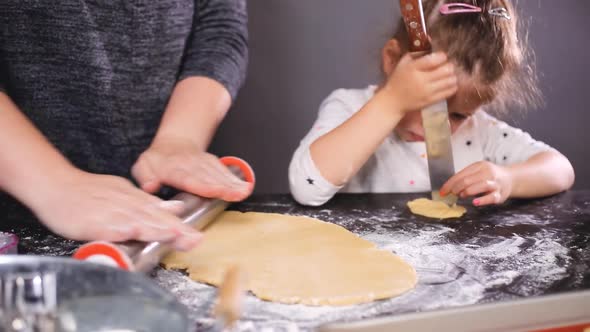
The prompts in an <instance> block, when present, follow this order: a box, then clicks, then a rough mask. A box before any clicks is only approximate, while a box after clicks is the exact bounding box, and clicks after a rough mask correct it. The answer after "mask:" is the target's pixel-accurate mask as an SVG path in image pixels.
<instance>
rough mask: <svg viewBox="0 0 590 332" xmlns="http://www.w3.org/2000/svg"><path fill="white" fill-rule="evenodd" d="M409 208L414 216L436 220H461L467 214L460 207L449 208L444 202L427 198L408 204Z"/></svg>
mask: <svg viewBox="0 0 590 332" xmlns="http://www.w3.org/2000/svg"><path fill="white" fill-rule="evenodd" d="M408 207H409V208H410V211H412V213H413V214H419V215H421V216H425V217H428V218H436V219H447V218H459V217H461V216H462V215H464V214H465V212H467V210H466V209H465V208H464V207H462V206H460V205H456V204H455V205H453V206H448V205H447V204H446V203H444V202H439V201H432V200H430V199H427V198H419V199H415V200H413V201H410V202H408Z"/></svg>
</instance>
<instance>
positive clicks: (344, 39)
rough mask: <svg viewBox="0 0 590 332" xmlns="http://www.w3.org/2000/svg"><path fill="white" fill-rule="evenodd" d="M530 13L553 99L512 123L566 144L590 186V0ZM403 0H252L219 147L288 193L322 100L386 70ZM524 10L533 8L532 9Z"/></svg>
mask: <svg viewBox="0 0 590 332" xmlns="http://www.w3.org/2000/svg"><path fill="white" fill-rule="evenodd" d="M517 4H518V6H519V8H520V13H521V16H528V17H529V20H530V29H529V33H530V36H529V38H530V43H531V46H532V47H533V48H534V50H535V53H536V59H537V68H538V71H539V76H540V80H541V89H542V91H543V93H544V99H545V105H543V106H542V107H541V108H539V109H536V110H531V111H530V112H528V113H527V114H526V115H525V116H523V115H522V114H516V115H515V116H513V117H511V119H509V122H510V123H512V124H514V125H516V126H518V127H520V128H522V129H524V130H526V131H528V132H530V133H531V134H532V135H533V137H535V138H537V139H539V140H542V141H545V142H547V143H549V144H550V145H552V146H554V147H556V148H557V149H559V150H560V151H561V152H562V153H564V154H565V155H566V156H567V157H568V158H570V160H571V161H572V163H573V165H574V167H575V170H576V176H577V179H576V188H585V189H590V168H589V167H587V165H588V160H589V159H590V158H589V157H590V154H589V153H588V152H587V150H588V147H587V146H588V144H589V142H590V128H589V127H588V126H589V125H590V107H588V101H587V100H586V98H588V97H590V78H589V76H590V69H589V65H590V63H589V61H590V46H589V45H588V44H587V43H588V41H589V40H590V38H588V36H587V33H588V32H590V20H589V19H588V17H590V1H586V0H558V1H557V0H521V1H519V2H517ZM397 6H398V1H397V0H251V1H249V11H250V47H251V48H250V49H251V51H250V57H251V59H250V68H249V76H248V79H247V81H246V84H245V86H244V88H243V89H242V90H241V93H240V95H239V97H238V99H237V100H236V103H235V106H234V108H233V109H232V110H231V111H230V113H229V114H228V116H227V118H226V119H225V121H224V123H223V124H222V126H221V127H220V130H219V131H218V134H217V136H216V138H215V139H214V142H213V144H212V147H211V151H212V152H214V153H216V154H218V155H236V156H240V157H242V158H244V159H246V160H247V161H248V162H250V164H251V165H252V166H253V168H254V170H255V172H256V175H257V188H256V192H258V193H285V192H288V190H289V188H288V182H287V168H288V164H289V161H290V158H291V154H292V153H293V151H294V150H295V148H296V147H297V145H298V144H299V140H300V139H301V138H302V137H303V135H305V134H306V133H307V131H308V130H309V128H310V127H311V125H312V123H313V121H314V120H315V117H316V114H317V110H318V106H319V104H320V102H321V101H322V100H323V98H325V97H326V96H327V95H328V94H329V93H330V92H331V91H333V90H334V89H336V88H347V87H348V88H359V87H365V86H366V85H368V84H369V83H375V82H377V81H378V77H379V52H380V49H381V47H382V45H383V43H384V42H385V41H386V40H387V39H388V38H389V36H390V34H391V33H392V31H393V28H394V26H395V23H396V22H397V20H398V18H399V10H398V8H397ZM523 14H524V15H523Z"/></svg>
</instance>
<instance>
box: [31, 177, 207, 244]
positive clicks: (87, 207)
mask: <svg viewBox="0 0 590 332" xmlns="http://www.w3.org/2000/svg"><path fill="white" fill-rule="evenodd" d="M52 187H53V188H52V189H53V191H50V192H48V194H47V195H39V197H42V198H41V199H42V201H38V202H36V204H33V206H32V208H33V210H34V211H35V213H36V215H37V217H38V218H39V219H40V220H41V221H42V222H43V223H44V224H45V225H46V226H47V227H48V228H49V229H50V230H51V231H53V232H55V233H57V234H60V235H62V236H64V237H66V238H70V239H74V240H80V241H91V240H102V241H112V242H120V241H125V240H131V239H134V240H140V241H144V242H151V241H161V242H167V243H169V244H170V245H172V246H173V247H175V248H176V249H178V250H189V249H191V248H193V247H194V246H196V245H197V244H198V243H199V242H200V240H201V238H202V235H201V233H199V232H197V231H196V230H194V229H192V228H191V227H189V226H187V225H184V224H182V223H181V220H180V219H179V218H178V217H177V216H175V215H174V213H173V212H174V211H179V210H181V209H182V202H174V201H162V200H161V199H159V198H157V197H155V196H152V195H150V194H147V193H145V192H143V191H142V190H140V189H138V188H136V187H135V186H134V185H133V184H132V183H131V182H129V181H127V180H126V179H124V178H120V177H116V176H110V175H98V174H91V173H87V172H82V171H79V170H76V171H74V173H73V174H71V175H70V176H68V178H67V179H66V180H65V181H64V182H61V183H59V184H58V185H56V186H52Z"/></svg>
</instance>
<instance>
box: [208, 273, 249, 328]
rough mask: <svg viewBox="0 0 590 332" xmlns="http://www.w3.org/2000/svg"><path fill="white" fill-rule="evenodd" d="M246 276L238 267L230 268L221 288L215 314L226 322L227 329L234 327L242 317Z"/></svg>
mask: <svg viewBox="0 0 590 332" xmlns="http://www.w3.org/2000/svg"><path fill="white" fill-rule="evenodd" d="M244 278H245V277H244V274H243V272H242V271H241V270H240V268H239V267H237V266H232V267H230V268H229V269H228V270H227V271H226V272H225V276H224V278H223V282H222V283H221V285H220V286H219V295H218V298H217V303H216V305H215V308H214V314H215V316H216V317H217V318H218V319H221V320H222V321H223V322H224V325H226V327H230V326H232V325H233V324H234V323H235V322H236V321H237V320H239V319H240V316H241V315H242V298H243V296H244V293H245V288H244V287H245V285H244V281H245V280H244Z"/></svg>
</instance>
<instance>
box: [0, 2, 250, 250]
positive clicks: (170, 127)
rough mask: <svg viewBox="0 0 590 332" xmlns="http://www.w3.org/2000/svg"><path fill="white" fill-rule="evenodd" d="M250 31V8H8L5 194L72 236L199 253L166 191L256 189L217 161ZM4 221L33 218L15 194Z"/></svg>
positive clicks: (2, 58)
mask: <svg viewBox="0 0 590 332" xmlns="http://www.w3.org/2000/svg"><path fill="white" fill-rule="evenodd" d="M246 21H247V16H246V1H245V0H165V1H115V2H112V1H87V0H80V1H71V0H69V1H67V0H64V1H57V2H53V1H20V0H3V1H1V2H0V31H2V33H0V191H4V192H6V193H8V194H10V195H11V196H12V197H14V198H16V199H17V200H18V201H20V202H21V203H23V204H24V205H26V206H27V207H28V208H30V209H31V210H32V212H33V213H34V214H35V215H36V216H37V217H38V218H39V219H40V220H41V221H42V222H43V223H44V224H45V225H46V226H47V227H48V228H49V229H50V230H52V231H54V232H55V233H58V234H60V235H62V236H64V237H68V238H72V239H76V240H106V241H123V240H127V239H138V240H141V241H164V242H168V243H170V244H171V245H173V246H175V247H176V248H177V249H189V248H191V247H193V246H195V245H196V244H197V243H198V242H199V240H200V237H201V236H200V234H199V233H198V232H196V231H195V230H194V229H192V228H191V227H188V226H186V225H183V224H181V222H180V220H179V218H178V217H176V215H175V214H174V213H173V212H174V211H178V209H179V208H182V206H178V202H176V203H175V202H167V201H162V200H161V199H160V198H158V197H156V196H154V195H152V194H153V193H155V192H156V191H158V189H159V188H160V187H161V186H163V185H168V186H171V187H174V188H177V189H179V190H182V191H188V192H191V193H194V194H198V195H202V196H207V197H220V198H222V199H225V200H228V201H235V200H241V199H244V198H245V197H247V196H248V195H249V194H250V192H251V191H252V185H251V184H249V183H246V182H244V181H241V180H240V179H238V178H237V177H235V176H234V175H233V174H232V173H231V172H229V171H228V170H227V168H226V167H224V166H223V165H222V164H221V162H220V161H219V160H218V159H217V158H216V157H215V156H213V155H211V154H208V153H207V147H208V145H209V142H210V140H211V137H212V136H213V134H214V132H215V129H216V128H217V126H218V125H219V123H220V121H221V120H222V119H223V117H224V116H225V113H226V111H227V110H228V108H229V107H230V105H231V102H232V99H233V98H234V97H235V96H236V94H237V91H238V88H239V86H240V85H241V83H242V82H243V80H244V76H245V69H246V61H247V28H246ZM131 178H134V179H135V180H136V181H137V184H138V185H139V187H140V188H138V187H136V186H135V185H133V184H132V183H131V182H130V181H129V180H130V179H131ZM0 216H1V217H0V218H2V221H0V222H5V221H7V220H12V223H13V224H16V223H17V222H23V221H24V220H26V219H30V216H29V215H28V213H26V211H24V209H22V208H21V207H20V206H19V205H18V204H16V203H15V202H14V201H13V200H12V199H11V198H10V197H8V196H7V195H5V194H0Z"/></svg>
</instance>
